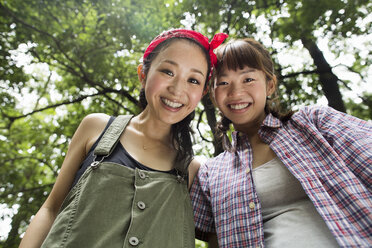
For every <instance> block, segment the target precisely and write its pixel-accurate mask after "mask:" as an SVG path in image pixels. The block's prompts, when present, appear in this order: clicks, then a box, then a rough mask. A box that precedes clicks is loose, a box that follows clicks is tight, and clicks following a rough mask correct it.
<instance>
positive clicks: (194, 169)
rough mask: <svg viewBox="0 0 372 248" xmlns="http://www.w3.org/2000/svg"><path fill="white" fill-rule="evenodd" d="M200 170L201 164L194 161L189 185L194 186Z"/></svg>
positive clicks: (191, 164)
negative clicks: (193, 183)
mask: <svg viewBox="0 0 372 248" xmlns="http://www.w3.org/2000/svg"><path fill="white" fill-rule="evenodd" d="M199 168H200V162H199V161H198V160H197V159H195V158H194V159H193V160H192V161H191V163H190V165H189V185H191V184H192V182H193V181H194V178H195V176H196V174H197V173H198V170H199Z"/></svg>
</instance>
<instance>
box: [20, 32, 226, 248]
mask: <svg viewBox="0 0 372 248" xmlns="http://www.w3.org/2000/svg"><path fill="white" fill-rule="evenodd" d="M226 37H227V35H225V34H217V35H215V36H214V38H213V40H212V41H211V43H209V42H208V38H206V37H205V36H203V35H202V34H200V33H198V32H195V31H191V30H185V29H173V30H169V31H166V32H164V33H162V34H160V35H159V36H157V37H156V38H155V39H154V40H153V41H152V42H151V43H150V45H149V46H148V48H147V49H146V51H145V53H144V56H143V64H141V65H139V66H138V77H139V80H140V82H141V84H142V90H141V94H140V102H141V104H142V106H143V111H142V112H141V113H140V114H139V115H137V116H118V117H116V118H114V117H110V116H108V115H106V114H90V115H88V116H87V117H85V118H84V119H83V121H82V122H81V124H80V126H79V127H78V129H77V131H76V133H75V134H74V136H73V138H72V140H71V143H70V146H69V150H68V152H67V155H66V158H65V160H64V162H63V164H62V168H61V171H60V174H59V176H58V177H57V181H56V183H55V185H54V187H53V189H52V191H51V193H50V195H49V197H48V198H47V200H46V201H45V203H44V204H43V206H42V207H41V208H40V210H39V211H38V213H37V214H36V216H35V217H34V218H33V220H32V222H31V224H30V226H29V227H28V229H27V231H26V233H25V236H24V238H23V240H22V242H21V245H20V247H40V246H42V247H48V248H50V247H79V248H82V247H110V248H111V247H136V246H141V247H195V244H194V222H193V214H192V208H191V204H190V200H189V195H188V188H187V185H189V184H190V182H191V181H192V179H193V176H194V174H195V173H196V170H197V168H198V163H197V162H194V161H193V160H192V158H193V152H192V142H191V137H190V129H189V123H190V121H191V120H192V119H193V117H194V109H195V107H196V106H197V104H198V102H199V101H200V99H201V97H202V96H203V94H204V93H205V92H206V87H207V84H206V81H207V80H208V79H209V77H210V73H211V68H212V66H213V65H214V64H215V62H216V56H215V54H214V53H213V49H214V48H216V47H217V46H218V45H220V44H221V43H222V42H223V41H224V39H225V38H226ZM189 165H190V166H189Z"/></svg>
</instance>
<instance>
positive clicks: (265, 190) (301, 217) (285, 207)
mask: <svg viewBox="0 0 372 248" xmlns="http://www.w3.org/2000/svg"><path fill="white" fill-rule="evenodd" d="M253 180H254V183H255V186H256V191H257V194H258V197H259V199H260V202H261V208H262V216H263V222H264V237H265V245H266V247H270V248H271V247H286V248H291V247H296V248H297V247H301V248H306V247H309V248H312V247H316V248H321V247H327V248H329V247H339V246H338V244H337V242H336V239H335V238H334V237H333V235H332V233H331V232H330V230H329V229H328V228H327V226H326V224H325V222H324V220H323V219H322V217H321V216H320V215H319V213H318V212H317V211H316V209H315V207H314V205H313V203H312V202H311V200H310V199H309V198H308V196H307V195H306V193H305V191H304V190H303V188H302V186H301V184H300V183H299V181H298V180H297V179H296V178H295V177H294V176H293V175H292V174H291V173H290V172H289V170H288V169H287V168H286V167H285V165H284V164H283V163H282V162H281V161H280V160H279V159H278V158H274V159H273V160H271V161H269V162H267V163H265V164H263V165H261V166H259V167H257V168H255V169H254V170H253Z"/></svg>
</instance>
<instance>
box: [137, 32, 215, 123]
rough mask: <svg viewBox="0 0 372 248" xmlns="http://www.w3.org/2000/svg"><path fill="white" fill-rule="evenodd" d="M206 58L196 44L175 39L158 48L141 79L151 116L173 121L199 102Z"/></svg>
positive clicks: (147, 108)
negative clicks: (161, 48) (158, 50)
mask: <svg viewBox="0 0 372 248" xmlns="http://www.w3.org/2000/svg"><path fill="white" fill-rule="evenodd" d="M207 71H208V64H207V60H206V57H205V55H204V53H203V51H202V50H201V48H200V47H198V46H197V45H196V44H194V43H191V42H190V41H187V40H182V39H178V40H175V41H173V42H172V43H170V44H169V46H167V47H166V48H164V49H163V50H161V51H160V53H159V54H158V55H157V56H156V58H155V59H154V60H153V61H152V63H151V67H150V69H149V71H148V73H147V75H146V77H145V78H143V79H142V80H141V81H142V85H143V87H144V88H145V95H146V100H147V103H148V104H147V106H146V109H145V111H146V110H148V112H149V114H150V115H151V117H153V118H156V119H158V120H160V121H162V122H165V123H167V124H174V123H177V122H179V121H181V120H183V119H184V118H185V117H186V116H187V115H189V114H190V113H191V112H192V111H193V110H194V109H195V108H196V106H197V104H198V103H199V101H200V99H201V97H202V94H203V89H204V84H205V81H206V78H207Z"/></svg>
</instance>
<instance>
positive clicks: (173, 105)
mask: <svg viewBox="0 0 372 248" xmlns="http://www.w3.org/2000/svg"><path fill="white" fill-rule="evenodd" d="M161 101H162V102H163V103H164V104H165V105H167V106H168V107H171V108H180V107H182V106H183V104H182V103H179V102H173V101H171V100H169V99H166V98H163V97H162V98H161Z"/></svg>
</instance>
